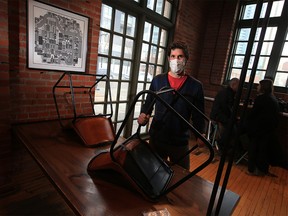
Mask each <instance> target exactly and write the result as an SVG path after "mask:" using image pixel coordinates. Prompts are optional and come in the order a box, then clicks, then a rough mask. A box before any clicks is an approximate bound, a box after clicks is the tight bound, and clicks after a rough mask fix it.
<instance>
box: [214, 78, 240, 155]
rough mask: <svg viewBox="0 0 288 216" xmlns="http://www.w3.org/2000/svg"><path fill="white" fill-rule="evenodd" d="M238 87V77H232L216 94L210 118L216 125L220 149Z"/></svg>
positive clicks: (220, 148)
mask: <svg viewBox="0 0 288 216" xmlns="http://www.w3.org/2000/svg"><path fill="white" fill-rule="evenodd" d="M238 87H239V79H238V78H232V79H231V80H230V81H229V83H228V86H227V87H224V88H222V89H221V90H220V91H219V92H218V93H217V95H216V97H215V100H214V103H213V106H212V109H211V113H210V118H211V120H213V121H215V122H216V123H217V125H218V134H219V136H218V137H217V144H218V148H219V150H220V151H221V150H222V149H223V147H224V146H223V136H224V135H225V132H226V130H227V127H228V124H229V120H230V118H231V115H232V108H233V104H234V98H235V94H236V92H237V90H238Z"/></svg>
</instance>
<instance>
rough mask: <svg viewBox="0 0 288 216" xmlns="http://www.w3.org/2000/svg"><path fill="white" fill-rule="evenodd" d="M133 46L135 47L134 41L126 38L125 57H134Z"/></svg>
mask: <svg viewBox="0 0 288 216" xmlns="http://www.w3.org/2000/svg"><path fill="white" fill-rule="evenodd" d="M133 47H134V41H133V40H131V39H128V38H126V39H125V48H124V58H128V59H132V55H133Z"/></svg>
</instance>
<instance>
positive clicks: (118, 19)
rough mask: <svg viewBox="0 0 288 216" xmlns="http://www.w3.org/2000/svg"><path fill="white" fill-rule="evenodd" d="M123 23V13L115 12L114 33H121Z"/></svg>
mask: <svg viewBox="0 0 288 216" xmlns="http://www.w3.org/2000/svg"><path fill="white" fill-rule="evenodd" d="M124 22H125V13H123V12H122V11H119V10H116V13H115V21H114V31H115V32H118V33H123V30H124V26H125V25H124Z"/></svg>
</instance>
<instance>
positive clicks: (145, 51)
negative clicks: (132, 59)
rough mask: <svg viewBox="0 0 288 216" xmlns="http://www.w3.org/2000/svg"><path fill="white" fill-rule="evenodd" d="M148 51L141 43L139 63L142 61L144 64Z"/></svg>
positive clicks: (144, 44)
mask: <svg viewBox="0 0 288 216" xmlns="http://www.w3.org/2000/svg"><path fill="white" fill-rule="evenodd" d="M148 49H149V46H148V44H146V43H143V44H142V50H141V61H144V62H146V61H147V57H148Z"/></svg>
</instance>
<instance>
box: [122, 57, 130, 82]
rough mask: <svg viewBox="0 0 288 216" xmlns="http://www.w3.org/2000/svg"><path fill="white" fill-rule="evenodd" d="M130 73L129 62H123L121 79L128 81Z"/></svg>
mask: <svg viewBox="0 0 288 216" xmlns="http://www.w3.org/2000/svg"><path fill="white" fill-rule="evenodd" d="M130 73H131V62H130V61H123V69H122V79H123V80H130Z"/></svg>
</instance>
